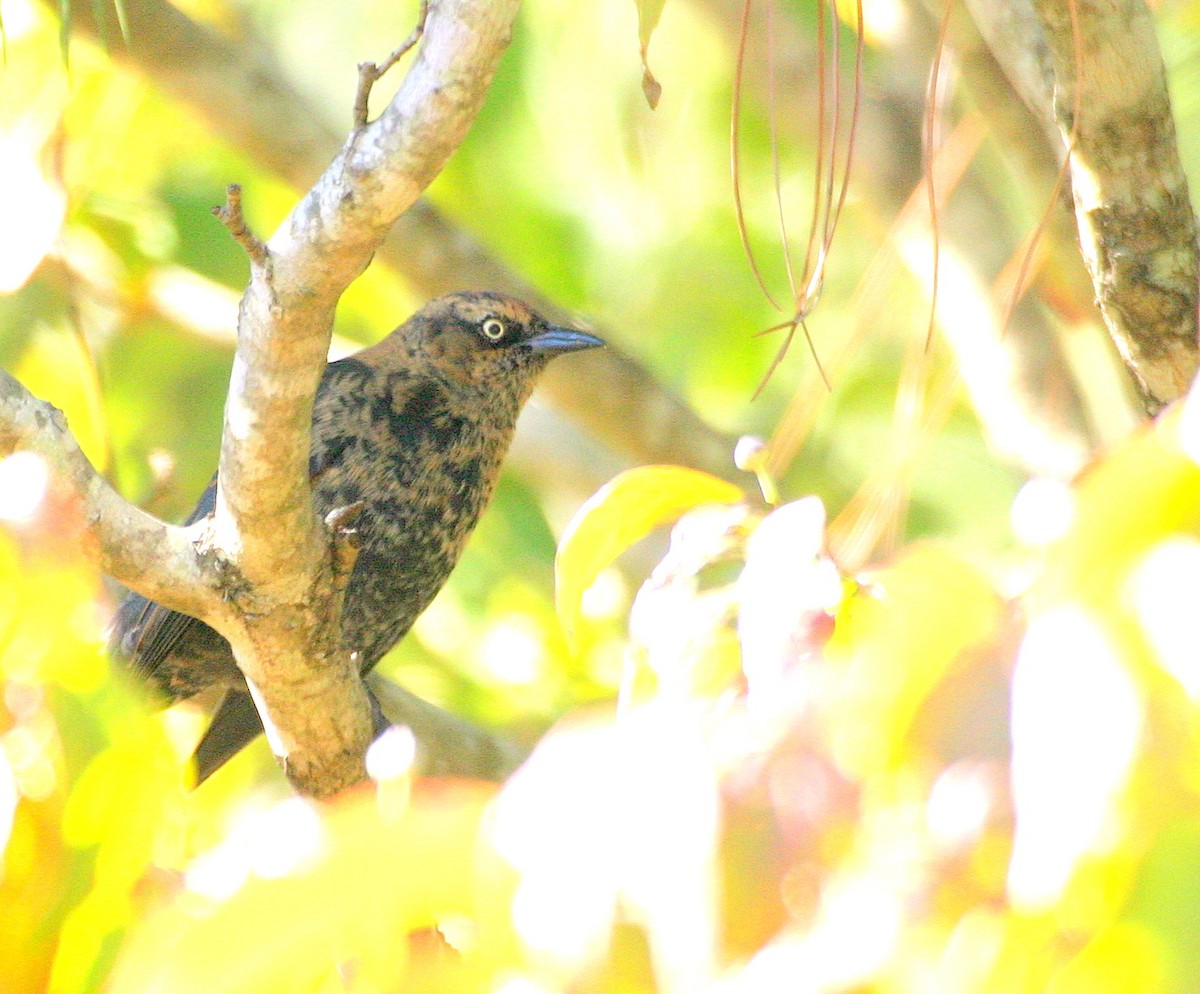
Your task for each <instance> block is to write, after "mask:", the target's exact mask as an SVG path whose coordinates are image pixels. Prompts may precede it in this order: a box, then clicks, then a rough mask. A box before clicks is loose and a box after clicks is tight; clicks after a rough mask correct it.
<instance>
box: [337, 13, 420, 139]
mask: <svg viewBox="0 0 1200 994" xmlns="http://www.w3.org/2000/svg"><path fill="white" fill-rule="evenodd" d="M428 16H429V0H421V10H420V12H419V13H418V14H417V23H416V26H415V27H414V28H413V29H412V32H411V33H410V34H409V36H408V37H407V38H405V39H404V43H403V44H402V45H401V46H400V47H399V48H398V49H396V50H395V51H394V52H392V54H391V55H389V56H388V57H387V58H386V59H384V60H383V62H380V63H378V64H376V63H374V62H360V63H359V64H358V92H357V93H355V95H354V130H355V132H359V131H361V130H362V129H363V128H365V127H366V126H367V114H368V110H367V102H368V101H369V100H370V99H371V87H373V86H374V85H375V84H376V83H377V82H378V81H379V80H380V79H381V78H382V77H383V75H384V73H386V72H387V71H388V70H389V69H391V68H392V66H394V65H395V64H396V63H397V62H399V61H400V60H401V59H402V58H404V55H405V53H406V52H408V51H409V50H410V49H411V48H412V47H413V46H414V45H415V44H416V43H417V42H419V41H420V40H421V36H422V35H423V34H424V33H425V19H426V18H427V17H428Z"/></svg>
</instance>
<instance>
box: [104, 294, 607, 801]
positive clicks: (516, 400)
mask: <svg viewBox="0 0 1200 994" xmlns="http://www.w3.org/2000/svg"><path fill="white" fill-rule="evenodd" d="M600 344H601V342H600V340H599V339H596V338H593V337H592V336H590V335H585V334H583V333H582V332H577V331H573V330H571V329H563V328H555V327H553V326H551V325H549V324H548V323H547V322H546V321H545V320H544V319H543V318H541V317H540V316H538V315H537V314H536V313H534V312H533V311H532V310H531V309H530V308H529V307H528V306H526V305H525V304H523V303H521V302H520V301H517V300H513V299H511V298H508V297H504V296H502V295H500V294H495V293H458V294H451V295H449V296H446V297H441V298H439V299H438V300H435V301H433V302H431V303H430V304H428V305H426V306H425V307H424V308H422V309H421V310H420V311H419V312H418V313H417V314H415V315H413V317H412V318H410V319H409V320H408V321H407V322H405V323H404V324H403V325H401V326H400V327H399V328H397V329H396V330H395V331H394V332H392V334H390V335H389V336H388V337H387V338H385V339H384V340H383V341H381V342H379V343H378V344H377V345H374V346H372V347H370V348H367V349H364V350H363V351H361V352H359V353H357V354H356V355H353V356H350V357H349V358H346V359H342V360H340V361H338V362H334V363H330V365H329V366H328V367H326V370H325V374H324V376H323V377H322V380H321V384H320V387H319V388H318V390H317V395H316V398H315V401H314V406H313V432H312V450H311V458H310V462H309V471H310V474H311V477H312V487H313V501H314V505H315V508H316V510H317V513H318V514H320V515H322V516H324V515H325V514H326V513H328V512H329V511H331V510H333V509H334V508H339V507H346V506H348V505H350V504H353V503H355V502H357V501H363V502H364V505H365V510H364V511H363V513H362V514H361V515H360V516H359V518H358V520H357V521H356V528H357V530H358V532H359V538H360V542H361V545H360V548H359V553H358V559H357V562H356V565H355V568H354V572H353V574H352V575H351V578H350V583H349V586H348V588H347V592H346V602H345V608H344V611H343V622H342V629H343V637H344V642H345V645H346V647H347V649H348V650H350V651H354V652H357V653H358V654H359V658H360V660H361V667H362V671H363V672H364V673H365V672H366V671H368V670H369V669H370V668H371V667H373V666H374V665H375V664H376V663H377V662H378V661H379V659H380V657H382V656H383V655H384V653H386V652H387V651H388V650H389V649H391V648H392V646H394V645H395V644H396V643H397V642H398V641H399V640H400V639H401V638H402V637H403V635H404V634H405V633H406V632H407V631H408V630H409V628H410V627H411V626H412V624H413V622H414V621H415V620H416V618H417V616H418V615H419V614H420V613H421V612H422V611H423V610H424V609H425V608H426V607H427V606H428V604H429V602H430V601H431V600H432V599H433V597H434V595H435V594H436V593H437V592H438V590H440V589H441V587H442V585H443V584H444V583H445V582H446V579H447V577H448V576H449V575H450V572H451V570H452V569H453V568H454V566H455V564H456V563H457V562H458V559H459V556H460V554H461V553H462V550H463V546H464V545H465V544H466V542H467V539H468V537H469V536H470V534H471V532H472V530H473V529H474V527H475V524H476V522H477V521H478V520H479V516H480V514H481V513H482V512H483V510H484V508H485V507H486V506H487V504H488V501H489V500H490V499H491V496H492V492H493V491H494V489H495V485H496V480H497V478H498V475H499V470H500V464H501V461H502V460H503V458H504V455H505V453H506V452H507V451H508V447H509V443H510V441H511V440H512V435H513V429H514V428H515V426H516V421H517V415H518V414H519V413H520V410H521V406H522V405H523V404H524V403H525V401H526V400H527V399H528V397H529V395H530V393H531V392H532V390H533V386H534V382H535V381H536V379H537V376H538V374H539V373H540V372H541V371H542V369H543V368H544V367H545V366H546V364H547V362H548V361H549V360H550V359H551V358H552V357H553V356H555V355H557V354H560V353H562V352H568V351H575V350H577V349H582V348H590V347H593V346H596V345H600ZM214 502H215V481H214V483H212V484H210V485H209V487H208V489H207V490H206V491H205V493H204V494H203V495H202V496H201V498H200V501H199V503H198V505H197V507H196V509H195V510H194V511H193V512H192V515H191V517H190V518H189V519H188V520H189V522H191V521H196V520H199V519H200V518H202V517H204V516H205V515H207V514H210V513H211V512H212V509H213V506H214ZM111 645H112V646H113V649H114V652H115V653H116V654H117V655H120V656H123V657H124V658H126V659H128V660H129V662H130V663H131V664H132V665H133V667H134V668H135V669H136V670H137V671H138V672H139V673H141V674H142V675H143V676H145V677H146V678H147V679H148V680H150V681H151V682H152V683H153V684H154V685H155V686H157V687H158V688H159V689H160V690H161V691H162V692H163V693H165V694H166V695H167V697H168V698H169V699H170V700H172V701H176V700H181V699H183V698H185V697H190V696H192V695H193V694H195V693H198V692H199V691H201V690H204V689H206V688H207V687H210V686H212V685H213V684H225V685H227V686H228V687H229V688H230V693H229V694H227V696H226V698H225V700H224V702H223V703H222V705H221V708H220V709H219V710H218V712H217V715H216V717H215V718H214V719H213V723H212V726H211V727H210V729H209V731H208V734H207V735H206V736H205V739H204V741H203V742H201V745H200V748H199V749H198V751H197V760H198V766H199V771H198V772H199V776H200V779H203V778H204V777H206V776H208V775H209V774H210V773H212V772H213V771H214V770H215V769H217V768H218V767H219V766H220V765H221V764H222V763H223V762H224V761H225V760H227V759H228V758H230V757H231V756H232V755H233V754H234V753H236V752H237V751H238V749H240V748H241V747H242V746H244V745H245V744H246V743H247V742H249V741H250V740H251V739H253V738H254V737H255V736H256V735H257V734H259V732H261V731H262V727H261V725H260V724H259V721H258V716H257V713H256V712H255V710H254V707H253V704H252V703H251V701H250V698H249V695H248V694H247V693H246V690H245V684H244V681H243V680H242V677H241V673H240V671H239V670H238V668H237V666H236V664H235V663H234V661H233V656H232V653H231V651H230V648H229V644H228V643H227V642H226V641H225V640H224V638H222V637H221V636H220V635H218V634H217V633H216V632H214V631H213V630H212V629H211V628H209V627H208V626H207V625H205V624H203V623H202V622H200V621H197V620H196V619H194V618H190V617H187V616H186V615H182V614H179V613H178V612H174V611H168V610H167V609H165V608H163V607H161V606H159V605H157V604H153V603H152V602H149V601H147V600H146V599H145V598H142V597H140V596H139V595H137V594H130V595H129V596H128V597H127V598H126V599H125V601H124V602H123V603H122V604H121V606H120V608H119V609H118V611H117V616H116V620H115V623H114V627H113V635H112V639H111Z"/></svg>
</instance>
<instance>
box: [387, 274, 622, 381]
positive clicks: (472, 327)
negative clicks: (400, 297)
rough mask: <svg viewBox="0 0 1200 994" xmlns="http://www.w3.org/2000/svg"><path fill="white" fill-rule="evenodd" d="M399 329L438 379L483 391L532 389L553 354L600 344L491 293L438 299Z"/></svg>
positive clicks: (589, 337) (501, 295) (599, 341)
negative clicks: (504, 387)
mask: <svg viewBox="0 0 1200 994" xmlns="http://www.w3.org/2000/svg"><path fill="white" fill-rule="evenodd" d="M400 331H401V332H402V334H403V338H404V339H405V344H406V345H407V347H408V349H410V350H413V351H414V352H415V353H416V354H417V355H419V356H420V357H421V359H422V360H423V361H424V362H426V363H428V364H429V366H430V367H431V368H432V369H433V370H435V371H436V372H437V375H438V376H439V378H441V379H443V380H445V381H447V382H448V383H456V384H461V385H463V386H475V387H483V388H485V389H487V388H491V387H494V386H497V385H499V384H502V383H513V384H524V383H528V384H529V385H532V381H533V379H534V378H535V377H536V375H537V373H539V372H540V371H541V370H542V369H543V368H544V367H545V366H546V364H547V363H548V362H549V361H550V360H551V359H552V358H554V357H555V356H558V355H562V354H564V353H566V352H577V351H579V350H580V349H591V348H595V347H597V346H600V345H603V344H604V342H602V341H601V340H600V339H599V338H597V337H596V336H595V335H589V334H588V333H587V332H583V331H578V330H576V329H574V328H564V327H559V326H557V325H553V324H551V323H550V322H549V321H547V320H546V319H545V318H543V317H542V316H541V315H540V314H538V313H537V312H536V311H535V310H533V308H531V307H530V306H529V305H528V304H526V303H524V302H522V301H520V300H516V299H514V298H512V297H506V296H504V295H503V294H499V293H491V292H463V293H451V294H448V295H446V296H444V297H439V298H437V299H436V300H433V301H430V302H429V303H428V304H426V305H425V306H424V307H422V308H421V310H419V311H418V312H417V313H416V314H414V315H413V316H412V317H411V318H410V319H409V320H408V321H407V322H406V323H405V325H404V326H403V327H402V328H401V329H400Z"/></svg>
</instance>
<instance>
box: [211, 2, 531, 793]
mask: <svg viewBox="0 0 1200 994" xmlns="http://www.w3.org/2000/svg"><path fill="white" fill-rule="evenodd" d="M516 9H517V5H516V0H504V2H496V0H442V3H440V4H439V5H438V7H437V10H436V12H435V15H434V16H433V17H431V18H430V19H429V21H428V23H427V24H426V27H425V33H424V38H423V44H422V45H421V47H420V49H419V50H418V53H417V58H416V61H415V63H414V64H413V66H412V68H411V70H410V71H409V73H408V74H407V76H406V77H405V79H404V82H403V83H402V84H401V86H400V88H399V90H398V91H397V93H396V95H395V96H394V97H393V99H392V101H391V103H390V104H389V105H388V107H387V109H386V110H385V111H384V112H383V113H382V114H381V115H380V116H379V118H377V119H376V120H375V121H374V122H372V123H370V124H368V125H366V126H365V127H363V128H361V129H357V130H355V131H354V132H353V133H352V134H351V136H350V138H349V140H348V141H347V143H346V145H345V147H344V148H343V150H342V152H341V154H339V155H338V157H337V158H336V159H335V160H334V161H333V163H332V164H331V165H330V167H329V168H328V169H327V170H326V171H325V172H324V174H323V175H322V176H321V178H320V179H319V180H318V181H317V183H316V184H315V185H314V186H313V188H312V189H311V190H310V191H309V193H308V194H307V195H306V196H305V197H304V199H303V200H302V201H301V202H300V203H299V204H298V205H297V206H296V208H295V209H294V210H293V211H292V212H291V214H289V216H288V217H287V218H286V219H285V220H284V222H283V224H282V225H280V227H279V229H278V230H277V231H276V232H275V234H274V235H273V236H272V237H271V238H270V240H269V241H268V242H267V244H266V248H265V252H260V251H257V250H256V251H253V252H252V253H251V259H250V262H251V279H250V285H249V287H248V288H247V290H246V293H245V295H244V296H243V298H242V305H241V310H240V313H239V319H238V344H237V353H236V355H235V357H234V365H233V374H232V377H231V382H230V391H229V397H228V400H227V402H226V408H225V428H224V433H223V435H222V440H221V459H220V469H219V472H218V480H219V484H218V489H217V501H216V509H215V511H214V516H213V519H214V531H215V535H216V537H217V540H218V542H219V544H220V545H221V547H222V548H223V549H224V550H226V552H227V555H228V558H229V560H230V562H231V563H232V564H233V566H234V567H235V571H236V579H237V582H236V583H231V584H229V585H227V586H226V589H225V593H226V596H227V597H228V599H229V600H230V601H231V602H232V603H233V604H234V605H235V607H236V608H237V612H236V613H237V616H238V617H237V625H236V626H232V627H230V628H229V629H225V630H222V634H224V635H225V636H226V637H227V638H228V639H229V641H230V644H231V646H232V647H233V651H234V656H235V658H236V659H237V661H238V665H239V666H240V667H241V669H242V672H243V674H244V675H245V677H246V682H247V684H248V685H249V686H250V689H251V693H252V694H253V696H254V699H255V703H256V705H257V706H258V709H259V712H260V714H261V716H262V718H263V724H264V726H265V727H266V728H267V730H268V735H269V737H270V739H271V741H272V743H273V745H274V747H275V749H276V752H277V754H279V755H280V756H281V757H283V758H284V759H285V761H286V763H285V765H286V769H287V772H288V776H289V778H290V779H291V780H292V782H293V784H295V785H296V787H297V789H299V790H301V791H302V792H304V793H309V794H314V795H317V796H324V795H328V794H332V793H334V792H336V791H338V790H340V789H342V788H343V787H345V786H348V785H350V784H352V783H355V782H357V781H358V780H361V779H362V778H363V777H364V776H365V767H364V766H363V756H364V754H365V751H366V747H367V745H368V744H369V743H370V739H371V736H372V732H373V726H372V719H371V709H370V705H369V701H368V698H367V694H366V689H365V687H364V686H363V684H362V681H361V679H360V677H359V673H358V665H357V661H356V660H355V659H354V658H353V657H352V656H351V655H350V653H348V652H346V651H345V649H344V648H343V646H342V644H341V597H340V593H341V592H343V591H344V578H343V577H342V576H341V572H342V571H341V570H340V569H339V568H338V566H339V560H340V559H341V558H342V557H341V554H340V553H339V546H338V543H337V542H336V541H334V540H333V537H332V536H331V535H330V534H329V531H328V528H327V526H326V525H325V524H324V523H322V522H319V521H318V520H317V519H316V516H315V513H314V510H313V505H312V493H311V488H310V485H309V479H308V456H309V439H310V433H311V425H312V404H313V396H314V394H315V392H316V388H317V383H318V381H319V379H320V376H321V373H322V371H323V370H324V367H325V360H326V355H327V353H328V351H329V340H330V335H331V333H332V327H333V315H334V310H335V308H336V305H337V301H338V299H339V297H340V296H341V294H342V292H343V291H344V290H345V289H346V287H348V286H349V285H350V283H351V282H352V281H353V280H354V279H355V278H356V277H357V276H358V275H359V274H360V273H361V272H362V271H363V269H365V268H366V265H367V263H368V262H369V261H370V259H371V256H372V254H373V253H374V252H375V249H376V248H377V247H378V245H379V243H380V242H381V241H382V240H383V238H384V236H385V235H386V234H387V231H388V229H389V228H390V227H391V225H392V224H393V223H394V222H395V220H396V219H397V218H398V217H399V216H400V215H401V214H402V213H403V212H404V211H405V210H407V209H408V207H409V206H411V205H412V203H413V201H414V200H415V199H416V198H417V196H418V195H419V194H420V192H421V190H423V189H424V188H425V186H426V185H428V183H429V182H430V181H431V180H432V179H433V178H434V177H435V176H436V175H437V173H438V172H439V171H440V170H441V168H442V167H443V166H444V164H445V162H446V160H447V159H448V158H449V156H450V154H451V153H452V152H453V151H454V149H455V148H456V147H457V146H458V144H459V142H461V141H462V139H463V138H464V137H465V136H466V133H467V130H468V128H469V127H470V125H471V123H472V122H473V121H474V119H475V116H476V114H477V113H478V111H479V108H480V107H481V106H482V104H483V99H484V96H485V95H486V93H487V89H488V86H489V85H490V83H491V80H492V76H493V74H494V72H495V68H496V64H497V62H498V61H499V58H500V55H501V54H502V53H503V51H504V49H505V47H506V46H507V44H508V41H509V37H510V35H511V29H512V22H513V19H514V18H515V16H516ZM235 207H236V200H235V199H231V202H230V205H229V208H228V210H229V214H230V215H234V214H235ZM233 220H236V218H234V219H233ZM239 241H242V242H243V244H250V245H253V246H255V247H256V248H257V242H256V241H255V240H253V239H250V240H249V241H247V239H246V238H239ZM280 536H287V539H288V540H287V541H280Z"/></svg>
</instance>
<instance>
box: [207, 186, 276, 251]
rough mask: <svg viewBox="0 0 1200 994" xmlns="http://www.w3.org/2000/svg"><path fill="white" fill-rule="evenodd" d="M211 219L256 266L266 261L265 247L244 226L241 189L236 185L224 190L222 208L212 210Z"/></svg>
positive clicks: (246, 226) (245, 225)
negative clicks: (216, 222) (218, 223)
mask: <svg viewBox="0 0 1200 994" xmlns="http://www.w3.org/2000/svg"><path fill="white" fill-rule="evenodd" d="M212 212H213V217H215V218H216V219H217V220H218V221H220V222H221V223H222V224H223V225H225V228H226V230H227V231H228V232H229V234H230V235H232V236H233V240H234V241H235V242H237V243H238V244H239V245H240V246H241V247H242V250H243V251H244V252H245V253H246V255H248V256H249V257H250V261H251V262H252V263H254V264H255V265H256V266H261V265H263V264H264V263H265V262H266V261H267V254H268V253H267V246H266V245H265V244H263V242H262V241H261V240H260V239H259V237H258V236H257V235H255V234H254V232H253V231H251V230H250V228H249V226H248V225H247V224H246V218H245V217H244V216H243V215H242V188H241V187H240V186H238V184H237V183H230V184H229V186H228V187H227V188H226V190H225V203H224V205H223V206H220V207H214V208H213V209H212Z"/></svg>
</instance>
